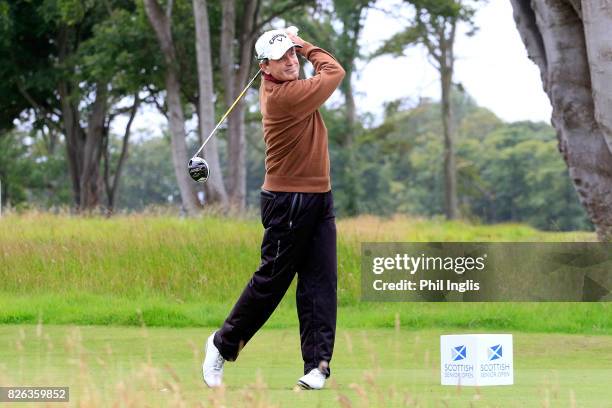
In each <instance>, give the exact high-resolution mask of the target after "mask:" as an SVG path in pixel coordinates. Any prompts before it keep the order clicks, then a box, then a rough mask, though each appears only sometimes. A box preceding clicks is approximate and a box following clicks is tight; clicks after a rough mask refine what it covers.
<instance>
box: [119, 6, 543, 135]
mask: <svg viewBox="0 0 612 408" xmlns="http://www.w3.org/2000/svg"><path fill="white" fill-rule="evenodd" d="M387 11H392V12H391V13H388V12H387ZM407 13H408V9H407V8H406V7H402V1H401V0H384V1H382V0H379V1H378V3H377V5H376V7H375V8H374V9H370V10H368V13H367V15H366V18H365V25H364V29H363V32H362V35H361V39H360V46H361V47H362V50H363V52H364V53H366V54H367V53H371V52H373V51H374V50H376V49H377V48H378V47H379V46H380V45H381V44H382V43H383V42H384V40H385V39H387V38H389V37H391V36H392V35H393V34H395V33H396V32H398V31H400V30H401V29H402V28H403V21H402V15H404V16H405V15H407ZM475 21H476V26H477V27H478V28H479V29H478V32H477V33H476V35H474V36H472V37H468V36H466V35H465V31H466V29H465V27H463V29H460V30H459V33H458V34H459V35H458V37H457V40H456V51H455V54H456V58H457V60H456V62H455V76H454V81H455V82H458V83H461V84H462V85H463V87H464V88H465V90H466V91H467V92H468V93H469V94H470V95H471V96H472V97H473V98H474V99H475V100H476V102H477V103H478V105H480V106H483V107H486V108H488V109H490V110H491V111H493V113H495V114H496V115H497V116H498V117H500V118H501V119H503V120H504V121H508V122H513V121H521V120H532V121H544V122H547V123H549V122H550V114H551V106H550V102H549V100H548V97H547V96H546V94H545V93H544V91H543V89H542V82H541V80H540V73H539V70H538V68H537V67H536V65H535V64H534V63H533V62H532V61H531V60H529V59H528V58H527V51H526V50H525V47H524V45H523V43H522V41H521V38H520V36H519V34H518V31H517V30H516V26H515V25H514V20H513V18H512V7H511V5H510V2H509V1H507V0H489V1H488V2H487V3H486V4H485V5H483V6H480V7H479V9H478V11H477V13H476V16H475ZM305 40H308V38H305ZM331 51H332V53H333V50H331ZM354 83H355V90H356V95H355V99H356V103H357V108H358V112H359V113H366V112H370V113H372V114H373V115H374V118H375V119H374V124H378V123H380V121H381V120H382V112H383V109H384V108H383V106H384V105H383V104H384V103H385V102H388V101H393V100H396V99H399V98H408V99H409V100H410V101H417V100H418V99H419V98H420V97H430V98H434V99H439V98H440V85H439V76H438V73H437V71H436V70H435V68H434V67H433V66H432V65H431V64H430V63H429V62H428V59H427V53H426V51H425V49H424V48H422V47H413V48H410V49H409V50H407V52H406V56H404V57H400V58H397V57H391V56H382V57H379V58H376V59H373V60H371V61H368V62H367V63H366V61H359V62H358V64H357V73H356V74H355V78H354ZM333 99H334V98H332V103H333ZM335 99H336V101H337V100H338V98H337V95H336V98H335ZM126 122H127V118H126V117H123V118H117V119H116V120H115V121H114V123H113V131H114V132H116V133H117V134H122V133H123V129H124V126H125V123H126ZM195 126H196V124H195V123H187V126H186V127H187V129H188V131H189V130H193V129H194V127H195ZM166 127H167V121H166V118H164V117H163V116H162V115H160V114H159V113H158V112H157V110H156V109H155V108H153V107H144V108H142V109H141V111H140V112H139V114H138V115H137V116H136V118H135V122H134V125H133V129H134V130H136V131H137V132H136V133H137V134H138V133H140V134H141V135H160V134H161V131H162V129H164V128H166Z"/></svg>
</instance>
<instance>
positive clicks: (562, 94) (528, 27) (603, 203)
mask: <svg viewBox="0 0 612 408" xmlns="http://www.w3.org/2000/svg"><path fill="white" fill-rule="evenodd" d="M512 6H513V8H514V19H515V22H516V26H517V28H518V31H519V33H520V35H521V38H522V39H523V43H524V44H525V47H526V48H527V51H528V54H529V58H531V59H532V60H533V61H534V62H535V63H536V64H537V65H538V67H539V68H540V73H541V77H542V82H543V86H544V91H545V92H546V93H547V94H548V97H549V99H550V101H551V104H552V106H553V113H552V125H553V126H554V127H555V129H556V130H557V138H558V141H559V151H560V152H561V155H562V156H563V159H564V160H565V163H566V164H567V166H568V169H569V174H570V177H571V179H572V182H573V184H574V187H575V189H576V191H577V192H578V197H579V199H580V202H581V203H582V205H583V206H584V207H585V208H586V210H587V213H588V215H589V217H590V219H591V221H592V222H593V224H594V225H595V227H596V230H597V235H598V238H599V239H600V240H601V241H612V98H611V91H612V84H610V77H611V75H612V62H611V61H612V57H611V56H612V47H611V46H610V41H609V38H610V34H609V30H610V27H612V6H611V5H610V3H609V2H607V1H605V0H592V1H583V2H582V9H581V7H580V4H579V3H578V2H577V1H573V2H570V1H565V0H547V1H542V0H534V1H533V2H530V1H528V0H512Z"/></svg>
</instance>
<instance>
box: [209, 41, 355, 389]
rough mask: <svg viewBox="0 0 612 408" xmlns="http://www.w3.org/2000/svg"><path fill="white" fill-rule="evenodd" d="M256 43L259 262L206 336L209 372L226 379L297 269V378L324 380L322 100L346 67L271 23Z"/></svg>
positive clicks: (330, 272) (317, 384) (326, 188)
mask: <svg viewBox="0 0 612 408" xmlns="http://www.w3.org/2000/svg"><path fill="white" fill-rule="evenodd" d="M255 50H256V52H257V58H258V60H259V66H260V67H261V69H262V73H263V77H262V81H261V86H260V88H259V103H260V108H261V113H262V116H263V120H262V123H263V137H264V140H265V142H266V161H265V167H266V174H265V180H264V184H263V186H262V190H261V222H262V224H263V226H264V228H265V232H264V236H263V242H262V244H261V264H260V265H259V268H258V269H257V271H256V272H255V273H254V275H253V277H252V278H251V280H250V281H249V282H248V284H247V285H246V287H245V288H244V290H243V292H242V294H241V295H240V297H239V298H238V301H237V302H236V304H235V305H234V307H233V309H232V310H231V312H230V314H229V316H228V317H227V319H226V320H225V322H224V323H223V326H222V327H221V329H219V330H218V331H216V332H214V333H213V334H212V335H211V336H210V337H209V338H208V340H207V342H206V357H205V359H204V363H203V364H202V371H203V375H204V382H206V384H207V385H208V386H209V387H216V386H219V385H221V383H222V378H223V364H224V362H225V361H234V360H236V358H237V357H238V354H239V353H240V350H241V349H242V348H243V347H244V346H245V345H246V344H247V343H248V341H249V340H250V339H251V337H253V335H254V334H255V333H256V332H257V330H259V328H260V327H261V326H262V325H263V324H264V323H265V322H266V320H268V318H269V317H270V315H271V314H272V312H273V311H274V309H275V308H276V306H277V305H278V304H279V302H280V301H281V299H282V298H283V296H284V295H285V292H286V291H287V288H288V287H289V285H290V284H291V281H292V280H293V277H294V275H295V274H296V273H297V276H298V284H297V293H296V302H297V312H298V318H299V322H300V337H301V347H302V358H303V360H304V376H303V377H301V378H300V379H299V380H298V382H297V384H298V385H299V386H300V387H302V388H304V389H321V388H323V386H324V384H325V380H326V378H327V377H329V375H330V367H329V364H330V361H331V359H332V353H333V350H334V339H335V332H336V308H337V302H336V286H337V271H336V269H337V267H336V265H337V261H336V222H335V215H334V209H333V199H332V193H331V182H330V175H329V169H330V164H329V151H328V147H327V143H328V142H327V129H326V128H325V124H324V123H323V119H322V118H321V114H320V113H319V110H318V109H319V107H321V105H323V103H325V101H326V100H327V99H328V98H329V97H330V96H331V94H332V93H333V92H334V90H335V89H336V88H337V87H338V85H340V82H341V81H342V78H343V77H344V70H343V69H342V67H341V66H340V64H339V63H338V61H336V60H335V59H334V57H332V56H331V55H330V54H329V53H328V52H327V51H325V50H322V49H321V48H318V47H316V46H314V45H312V44H310V43H308V42H306V41H304V40H302V39H301V38H300V37H298V36H296V35H293V34H291V33H290V32H288V31H285V30H272V31H267V32H265V33H264V34H262V35H261V36H260V37H259V39H258V40H257V42H256V44H255ZM297 54H301V55H302V56H304V57H305V58H307V59H308V60H309V61H310V62H311V63H312V64H313V66H314V70H315V74H314V76H313V77H311V78H308V79H298V74H299V68H300V63H299V60H298V56H297ZM270 350H271V352H273V348H272V347H271V349H270Z"/></svg>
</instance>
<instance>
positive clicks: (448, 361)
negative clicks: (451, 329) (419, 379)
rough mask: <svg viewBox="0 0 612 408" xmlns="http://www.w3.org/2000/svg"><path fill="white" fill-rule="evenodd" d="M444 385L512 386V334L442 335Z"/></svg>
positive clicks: (441, 357)
mask: <svg viewBox="0 0 612 408" xmlns="http://www.w3.org/2000/svg"><path fill="white" fill-rule="evenodd" d="M440 379H441V381H442V385H477V386H480V385H512V384H514V365H513V358H512V335H511V334H453V335H448V336H440Z"/></svg>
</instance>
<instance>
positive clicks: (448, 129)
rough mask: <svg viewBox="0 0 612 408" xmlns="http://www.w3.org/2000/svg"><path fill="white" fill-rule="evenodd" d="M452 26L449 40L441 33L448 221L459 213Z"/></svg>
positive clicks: (445, 201) (453, 28)
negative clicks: (452, 101)
mask: <svg viewBox="0 0 612 408" xmlns="http://www.w3.org/2000/svg"><path fill="white" fill-rule="evenodd" d="M449 24H450V26H451V27H450V33H449V36H448V38H447V37H446V34H445V29H444V28H443V29H442V30H441V31H440V33H441V34H440V38H439V44H440V56H441V58H440V61H439V62H440V67H439V68H440V84H441V88H442V127H443V129H444V211H445V214H446V219H448V220H454V219H456V218H457V216H458V214H459V211H458V208H457V166H456V164H455V125H454V120H453V107H452V104H451V90H452V85H453V66H454V62H455V56H454V54H453V44H454V42H455V26H456V24H457V23H456V21H454V20H453V21H452V22H451V23H449Z"/></svg>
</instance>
